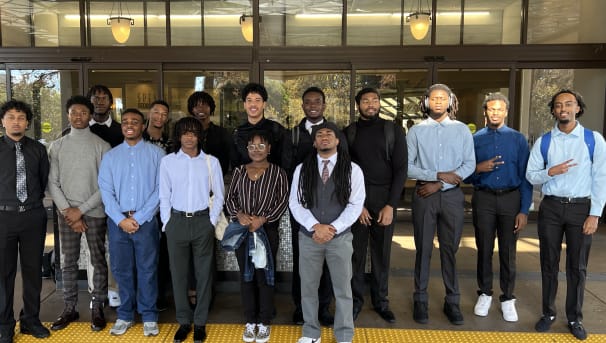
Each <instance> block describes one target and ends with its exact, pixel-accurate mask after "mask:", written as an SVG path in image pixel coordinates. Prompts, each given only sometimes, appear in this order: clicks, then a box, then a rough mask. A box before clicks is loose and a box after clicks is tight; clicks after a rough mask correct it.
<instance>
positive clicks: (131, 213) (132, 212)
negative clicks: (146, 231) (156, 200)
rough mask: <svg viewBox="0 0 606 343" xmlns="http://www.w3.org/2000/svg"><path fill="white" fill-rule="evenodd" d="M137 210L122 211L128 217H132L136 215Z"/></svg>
mask: <svg viewBox="0 0 606 343" xmlns="http://www.w3.org/2000/svg"><path fill="white" fill-rule="evenodd" d="M135 212H136V211H135V210H132V211H126V212H122V214H123V215H124V216H125V217H126V218H130V217H132V216H134V215H135Z"/></svg>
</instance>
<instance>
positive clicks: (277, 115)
mask: <svg viewBox="0 0 606 343" xmlns="http://www.w3.org/2000/svg"><path fill="white" fill-rule="evenodd" d="M350 80H351V77H350V72H349V71H342V70H339V71H329V70H305V71H296V70H289V71H277V70H270V71H267V70H266V71H265V73H264V84H265V87H266V88H267V92H268V93H269V99H268V105H267V106H266V107H265V117H266V118H270V119H273V120H276V121H278V122H280V123H281V124H282V125H284V126H285V127H287V128H290V127H293V126H295V125H297V124H298V123H299V121H301V119H302V118H303V117H304V116H305V115H304V114H303V109H302V107H301V105H302V100H301V96H302V95H303V92H304V91H305V90H306V89H307V88H309V87H311V86H315V87H319V88H320V89H322V91H323V92H324V94H325V95H326V110H325V111H324V117H326V118H327V119H328V120H330V121H332V122H335V123H336V124H337V126H339V127H344V126H346V125H347V124H348V123H349V117H350V115H349V111H350V109H349V106H350V101H349V90H350V87H351V85H350Z"/></svg>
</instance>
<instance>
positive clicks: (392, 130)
mask: <svg viewBox="0 0 606 343" xmlns="http://www.w3.org/2000/svg"><path fill="white" fill-rule="evenodd" d="M397 128H398V127H397V126H396V124H395V123H394V122H393V121H390V120H386V121H385V125H384V126H383V136H385V156H386V157H387V161H391V152H392V151H393V147H394V145H395V144H396V130H397ZM345 136H346V137H347V144H348V145H349V146H350V147H351V146H352V145H353V142H354V141H355V140H356V123H353V124H352V125H350V126H349V127H347V129H346V130H345ZM350 149H351V148H350Z"/></svg>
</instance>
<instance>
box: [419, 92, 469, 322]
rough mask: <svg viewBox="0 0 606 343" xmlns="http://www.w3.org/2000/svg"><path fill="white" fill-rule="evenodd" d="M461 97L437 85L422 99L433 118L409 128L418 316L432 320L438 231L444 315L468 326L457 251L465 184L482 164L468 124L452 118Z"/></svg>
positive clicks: (423, 110) (424, 107) (461, 230)
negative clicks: (432, 279)
mask: <svg viewBox="0 0 606 343" xmlns="http://www.w3.org/2000/svg"><path fill="white" fill-rule="evenodd" d="M457 107H458V106H457V101H456V97H455V96H454V94H453V93H452V91H451V90H450V88H448V87H447V86H446V85H443V84H435V85H433V86H431V87H429V89H428V90H427V92H426V93H425V95H424V96H423V98H422V99H421V111H422V112H423V113H425V115H427V118H426V119H425V120H423V121H422V122H421V123H419V124H417V125H415V126H413V127H411V128H410V131H408V136H407V143H408V177H410V178H413V179H417V184H416V187H415V192H414V194H413V195H412V218H413V226H414V239H415V247H416V251H417V252H416V261H415V274H414V280H415V292H414V296H413V300H414V310H413V319H414V320H415V321H416V322H417V323H421V324H425V323H427V321H428V319H429V316H428V314H427V303H428V297H429V295H428V293H427V287H428V284H429V270H430V260H431V253H432V250H433V238H434V233H435V232H436V229H437V232H438V242H439V244H440V262H441V265H442V279H443V281H444V287H445V288H446V297H445V299H444V300H445V301H444V313H445V314H446V316H447V317H448V320H450V322H451V323H452V324H455V325H462V324H463V314H461V309H460V308H459V301H460V294H459V283H458V279H457V273H456V257H455V254H456V252H457V250H458V248H459V243H460V241H461V235H462V233H463V214H464V203H465V200H464V195H463V191H461V188H460V187H459V184H460V183H461V182H462V181H463V179H464V178H466V177H468V176H469V175H471V173H473V171H474V169H475V165H476V160H475V152H474V146H473V137H472V136H471V133H470V132H469V129H468V128H467V125H465V124H463V123H461V122H459V121H457V120H454V119H452V118H453V117H454V116H455V115H456V112H457Z"/></svg>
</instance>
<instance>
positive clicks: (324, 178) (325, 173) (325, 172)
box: [322, 160, 330, 183]
mask: <svg viewBox="0 0 606 343" xmlns="http://www.w3.org/2000/svg"><path fill="white" fill-rule="evenodd" d="M329 162H330V161H329V160H322V163H324V168H322V182H323V183H326V181H328V163H329Z"/></svg>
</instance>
